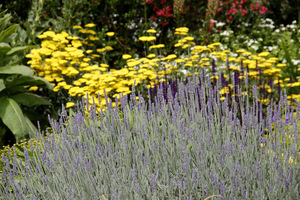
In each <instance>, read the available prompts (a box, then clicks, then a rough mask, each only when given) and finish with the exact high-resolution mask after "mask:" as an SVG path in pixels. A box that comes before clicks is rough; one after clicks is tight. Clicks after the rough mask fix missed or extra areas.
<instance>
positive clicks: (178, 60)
mask: <svg viewBox="0 0 300 200" xmlns="http://www.w3.org/2000/svg"><path fill="white" fill-rule="evenodd" d="M175 62H177V63H183V62H185V61H184V60H183V59H180V58H178V59H175Z"/></svg>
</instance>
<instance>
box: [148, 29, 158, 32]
mask: <svg viewBox="0 0 300 200" xmlns="http://www.w3.org/2000/svg"><path fill="white" fill-rule="evenodd" d="M147 33H157V31H156V30H154V29H148V30H147Z"/></svg>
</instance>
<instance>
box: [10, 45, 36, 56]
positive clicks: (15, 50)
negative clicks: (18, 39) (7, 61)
mask: <svg viewBox="0 0 300 200" xmlns="http://www.w3.org/2000/svg"><path fill="white" fill-rule="evenodd" d="M35 47H37V45H31V46H23V47H13V48H12V49H11V50H10V51H9V52H7V53H6V54H7V55H9V56H13V55H16V54H18V53H21V52H24V51H26V50H28V49H32V48H35Z"/></svg>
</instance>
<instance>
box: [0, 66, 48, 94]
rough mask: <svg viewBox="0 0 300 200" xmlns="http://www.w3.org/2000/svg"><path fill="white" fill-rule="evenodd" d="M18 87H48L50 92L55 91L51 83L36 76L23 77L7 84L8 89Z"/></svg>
mask: <svg viewBox="0 0 300 200" xmlns="http://www.w3.org/2000/svg"><path fill="white" fill-rule="evenodd" d="M0 69H1V68H0ZM17 85H24V86H25V85H26V86H33V85H34V86H36V85H46V87H47V88H48V89H49V90H52V89H53V87H54V86H53V85H52V84H51V83H49V81H47V80H45V79H43V78H41V77H36V76H21V77H19V78H17V79H14V80H13V81H12V82H10V83H7V84H6V87H7V88H9V87H15V86H17ZM12 89H13V88H12Z"/></svg>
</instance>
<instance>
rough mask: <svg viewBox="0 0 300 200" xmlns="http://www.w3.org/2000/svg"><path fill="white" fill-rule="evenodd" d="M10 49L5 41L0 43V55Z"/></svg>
mask: <svg viewBox="0 0 300 200" xmlns="http://www.w3.org/2000/svg"><path fill="white" fill-rule="evenodd" d="M10 50H11V47H10V45H9V44H7V43H3V42H2V43H0V55H5V54H6V53H7V52H9V51H10Z"/></svg>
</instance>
